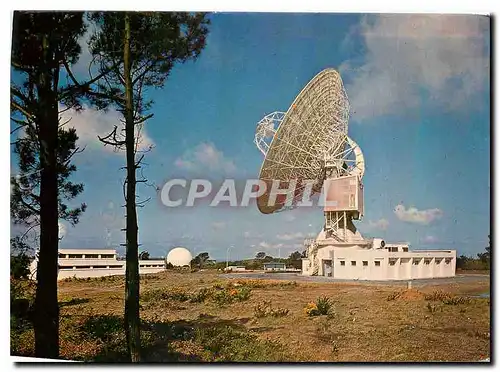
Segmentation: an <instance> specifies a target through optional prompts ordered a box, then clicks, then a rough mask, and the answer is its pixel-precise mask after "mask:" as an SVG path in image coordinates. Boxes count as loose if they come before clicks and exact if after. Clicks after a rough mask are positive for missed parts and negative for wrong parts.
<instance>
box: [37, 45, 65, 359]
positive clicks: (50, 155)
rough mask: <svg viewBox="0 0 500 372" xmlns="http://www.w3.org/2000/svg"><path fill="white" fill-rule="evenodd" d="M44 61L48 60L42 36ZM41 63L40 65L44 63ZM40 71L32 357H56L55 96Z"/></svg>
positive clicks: (47, 77)
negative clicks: (37, 248) (37, 245)
mask: <svg viewBox="0 0 500 372" xmlns="http://www.w3.org/2000/svg"><path fill="white" fill-rule="evenodd" d="M43 47H44V57H45V58H44V62H47V61H48V60H49V59H50V51H49V45H48V41H47V37H46V36H45V39H44V43H43ZM44 62H42V63H44ZM45 66H47V67H46V68H45V69H42V72H41V74H40V78H39V82H38V98H39V107H40V111H39V112H38V115H37V120H39V121H38V124H39V129H40V136H39V138H40V166H41V175H40V252H39V256H38V266H37V287H36V298H35V312H34V331H35V355H36V356H37V357H41V358H58V357H59V305H58V302H57V256H58V244H59V239H58V236H59V234H58V232H59V227H58V190H57V166H56V164H57V141H58V137H57V129H58V106H57V95H56V93H55V92H54V91H53V90H52V81H53V78H55V77H52V76H51V75H52V73H51V70H50V69H49V67H48V64H47V63H45Z"/></svg>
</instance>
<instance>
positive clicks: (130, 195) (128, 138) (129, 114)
mask: <svg viewBox="0 0 500 372" xmlns="http://www.w3.org/2000/svg"><path fill="white" fill-rule="evenodd" d="M123 57H124V63H123V65H124V75H125V99H126V107H125V142H126V144H125V146H126V153H127V195H126V198H127V200H126V206H127V207H126V209H127V219H126V221H127V222H126V224H127V226H126V246H127V254H126V270H125V332H126V335H127V344H128V351H129V354H130V360H131V361H132V362H139V361H140V347H141V345H140V341H141V338H140V318H139V258H138V256H139V246H138V241H137V230H138V228H137V211H136V202H135V189H136V174H135V171H136V166H135V131H134V112H133V107H134V105H133V99H134V98H133V91H132V79H131V76H130V68H131V61H130V20H129V16H128V14H126V15H125V40H124V56H123Z"/></svg>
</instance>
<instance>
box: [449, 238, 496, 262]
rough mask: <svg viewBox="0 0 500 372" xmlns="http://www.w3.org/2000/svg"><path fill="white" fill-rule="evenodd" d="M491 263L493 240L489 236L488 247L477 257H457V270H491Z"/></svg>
mask: <svg viewBox="0 0 500 372" xmlns="http://www.w3.org/2000/svg"><path fill="white" fill-rule="evenodd" d="M490 261H491V238H490V235H488V246H487V247H486V248H485V249H484V252H483V253H478V254H477V257H476V258H474V257H472V256H470V257H468V256H464V255H461V256H460V257H457V269H462V270H489V269H490Z"/></svg>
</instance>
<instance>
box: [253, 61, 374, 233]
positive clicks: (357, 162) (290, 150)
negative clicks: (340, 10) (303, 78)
mask: <svg viewBox="0 0 500 372" xmlns="http://www.w3.org/2000/svg"><path fill="white" fill-rule="evenodd" d="M348 121H349V101H348V98H347V94H346V92H345V89H344V85H343V82H342V79H341V77H340V75H339V73H338V72H337V71H336V70H334V69H331V68H328V69H325V70H323V71H321V72H320V73H319V74H317V75H316V76H315V77H314V78H313V79H312V80H311V81H310V82H309V83H308V84H307V85H306V86H305V88H304V89H302V91H301V92H300V93H299V95H298V96H297V97H296V98H295V100H294V101H293V103H292V104H291V106H290V107H289V108H288V110H287V111H286V112H280V111H276V112H273V113H271V114H268V115H266V116H264V118H262V119H261V120H260V121H259V122H258V124H257V129H256V133H255V139H254V142H255V144H256V145H257V148H258V149H259V150H260V151H261V152H262V153H263V154H264V156H265V159H264V161H263V163H262V166H261V169H260V175H259V179H260V180H261V181H264V182H265V183H266V185H267V189H266V192H265V193H264V194H263V195H261V196H259V197H258V198H257V207H258V208H259V210H260V211H261V212H262V213H264V214H269V213H275V212H281V211H284V210H287V209H292V208H295V207H296V206H297V205H298V204H299V202H301V200H302V198H303V195H304V192H305V191H306V187H309V188H310V190H307V192H308V193H309V194H310V195H314V194H316V193H320V192H321V191H322V190H323V197H324V198H325V202H328V203H325V207H324V215H325V224H324V227H323V230H322V232H321V233H320V234H319V235H318V238H317V239H316V240H319V239H329V238H332V239H335V240H336V241H338V242H348V241H352V240H356V241H359V240H363V238H362V237H361V235H360V233H359V232H358V231H357V230H356V228H355V227H354V224H353V223H352V220H353V219H360V218H361V217H362V216H363V185H362V183H361V181H362V178H363V175H364V172H365V161H364V157H363V153H362V151H361V149H360V147H359V146H358V145H357V144H356V142H354V141H353V140H352V139H351V138H349V137H348V136H347V129H348ZM273 182H274V183H276V184H277V183H278V182H279V189H280V190H281V189H286V188H288V186H289V185H290V184H291V183H292V182H293V183H295V184H296V187H295V189H294V190H292V191H289V192H288V193H286V194H282V195H277V197H276V199H275V201H274V200H273V199H274V198H270V196H271V193H270V190H271V187H272V184H273ZM308 184H309V186H308Z"/></svg>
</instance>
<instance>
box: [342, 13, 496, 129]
mask: <svg viewBox="0 0 500 372" xmlns="http://www.w3.org/2000/svg"><path fill="white" fill-rule="evenodd" d="M356 34H358V35H359V36H360V37H361V38H362V40H363V42H364V44H365V49H366V54H365V58H364V63H363V64H362V65H361V66H359V67H358V66H356V61H346V62H344V63H343V64H342V65H341V66H340V68H339V70H340V72H341V74H342V75H350V76H352V77H353V79H352V81H351V82H350V83H349V84H347V85H346V90H347V93H348V95H349V100H350V102H351V107H352V112H353V118H354V119H356V120H363V119H366V118H369V117H374V116H379V115H386V114H392V113H397V112H398V111H399V110H406V109H408V108H412V107H417V106H419V105H420V103H421V97H422V93H424V94H427V95H428V96H429V100H431V101H432V102H433V103H435V104H438V105H441V106H444V107H446V108H458V107H459V106H461V105H462V104H464V103H467V102H468V101H470V100H471V98H474V96H475V95H476V94H477V93H478V92H479V91H481V90H483V89H485V87H487V86H488V81H489V18H488V17H486V16H473V15H437V14H436V15H431V14H427V15H402V14H398V15H396V14H387V15H377V16H368V17H364V18H363V20H362V22H361V23H360V25H358V27H357V28H356V30H355V32H353V33H350V34H349V36H348V39H349V40H351V38H353V37H354V36H356Z"/></svg>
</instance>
